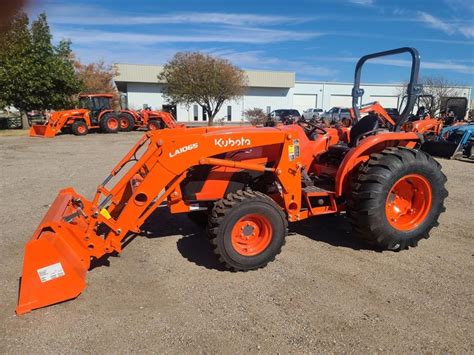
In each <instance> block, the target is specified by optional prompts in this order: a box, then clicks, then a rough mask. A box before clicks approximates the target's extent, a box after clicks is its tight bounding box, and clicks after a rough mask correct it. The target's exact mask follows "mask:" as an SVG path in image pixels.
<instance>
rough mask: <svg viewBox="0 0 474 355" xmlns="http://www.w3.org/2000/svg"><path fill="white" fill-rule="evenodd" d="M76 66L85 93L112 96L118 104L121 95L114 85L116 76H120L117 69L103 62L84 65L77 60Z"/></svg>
mask: <svg viewBox="0 0 474 355" xmlns="http://www.w3.org/2000/svg"><path fill="white" fill-rule="evenodd" d="M74 66H75V68H76V73H77V76H78V77H79V79H80V80H81V81H82V83H83V91H82V92H83V93H85V94H112V95H114V98H113V101H114V104H115V105H117V104H118V102H119V93H118V91H117V88H116V87H115V84H114V76H116V75H117V74H118V71H117V69H116V67H114V66H112V65H108V64H106V63H105V62H103V61H99V62H97V63H89V64H82V63H81V62H80V61H79V60H77V59H76V60H75V61H74Z"/></svg>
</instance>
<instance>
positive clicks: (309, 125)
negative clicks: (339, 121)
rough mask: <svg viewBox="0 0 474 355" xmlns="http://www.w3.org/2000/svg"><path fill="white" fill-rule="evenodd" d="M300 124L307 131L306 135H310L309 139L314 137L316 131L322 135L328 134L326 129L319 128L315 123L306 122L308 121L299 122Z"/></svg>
mask: <svg viewBox="0 0 474 355" xmlns="http://www.w3.org/2000/svg"><path fill="white" fill-rule="evenodd" d="M298 124H299V125H300V126H301V127H303V129H304V130H305V131H306V134H307V135H308V137H311V136H312V135H313V133H314V132H316V131H320V132H321V133H322V134H327V133H328V132H327V131H326V130H325V129H324V128H322V127H320V126H318V125H317V124H316V123H314V122H310V121H306V120H299V121H298Z"/></svg>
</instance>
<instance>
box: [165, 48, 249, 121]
mask: <svg viewBox="0 0 474 355" xmlns="http://www.w3.org/2000/svg"><path fill="white" fill-rule="evenodd" d="M158 80H160V81H162V82H164V83H165V85H164V88H163V93H164V95H165V97H166V98H167V99H168V100H169V101H170V102H172V103H175V104H179V103H182V104H185V105H187V106H189V105H191V104H193V103H197V104H198V105H200V106H201V107H202V108H203V110H204V112H205V113H206V115H207V116H208V117H209V125H210V126H211V125H212V123H213V121H214V117H215V116H216V115H217V113H218V112H219V110H220V109H221V107H222V105H223V104H224V102H225V101H227V100H232V99H236V98H238V97H240V96H242V94H243V93H244V90H245V86H246V85H247V78H246V76H245V73H244V72H243V71H242V70H240V69H239V68H237V67H235V66H234V65H232V64H231V63H230V62H229V61H227V60H225V59H221V58H215V57H212V56H210V55H208V54H203V53H199V52H179V53H177V54H176V55H175V56H174V57H173V58H172V59H171V60H170V61H169V62H168V63H167V64H166V65H165V66H164V68H163V72H162V73H161V74H160V75H158Z"/></svg>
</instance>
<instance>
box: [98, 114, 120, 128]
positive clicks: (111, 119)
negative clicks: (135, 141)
mask: <svg viewBox="0 0 474 355" xmlns="http://www.w3.org/2000/svg"><path fill="white" fill-rule="evenodd" d="M100 129H101V130H102V132H105V133H117V132H118V131H119V129H120V123H119V118H118V115H117V114H116V113H115V112H109V113H106V114H105V115H104V116H102V118H101V120H100Z"/></svg>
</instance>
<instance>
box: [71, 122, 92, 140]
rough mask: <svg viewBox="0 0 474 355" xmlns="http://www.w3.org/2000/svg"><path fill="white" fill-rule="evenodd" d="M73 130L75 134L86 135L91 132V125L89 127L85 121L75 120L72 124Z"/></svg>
mask: <svg viewBox="0 0 474 355" xmlns="http://www.w3.org/2000/svg"><path fill="white" fill-rule="evenodd" d="M71 131H72V134H74V135H75V136H85V135H86V134H87V133H89V127H87V124H86V123H85V122H84V121H75V122H74V123H73V124H72V125H71Z"/></svg>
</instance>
